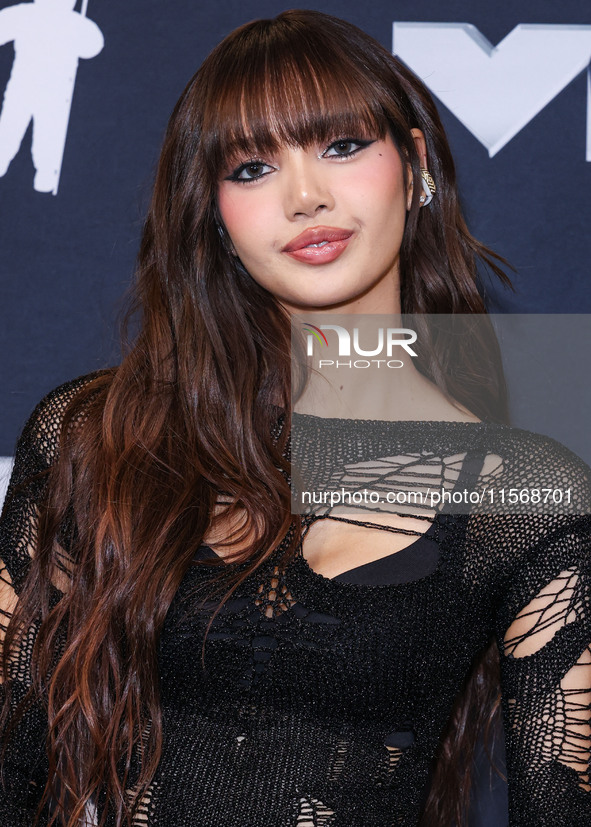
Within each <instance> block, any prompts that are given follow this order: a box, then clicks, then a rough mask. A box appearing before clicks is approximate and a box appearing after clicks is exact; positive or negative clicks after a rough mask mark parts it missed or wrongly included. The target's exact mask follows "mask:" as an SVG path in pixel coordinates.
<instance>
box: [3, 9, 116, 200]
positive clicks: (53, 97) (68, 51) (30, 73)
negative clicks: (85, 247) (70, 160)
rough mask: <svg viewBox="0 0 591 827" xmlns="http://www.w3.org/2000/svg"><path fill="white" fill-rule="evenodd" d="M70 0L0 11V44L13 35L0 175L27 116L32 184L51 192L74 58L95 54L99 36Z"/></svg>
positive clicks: (65, 126)
mask: <svg viewBox="0 0 591 827" xmlns="http://www.w3.org/2000/svg"><path fill="white" fill-rule="evenodd" d="M87 3H88V0H83V4H82V11H81V12H80V13H79V12H76V11H74V7H75V5H76V0H34V2H31V3H19V4H17V5H14V6H9V7H8V8H5V9H3V10H2V11H0V46H2V45H4V44H5V43H9V42H10V41H14V51H15V57H14V63H13V65H12V72H11V75H10V80H9V81H8V84H7V86H6V91H5V93H4V102H3V105H2V111H1V112H0V176H3V175H5V174H6V172H7V170H8V167H9V166H10V164H11V162H12V160H13V158H14V157H15V155H16V154H17V152H18V151H19V149H20V145H21V142H22V140H23V138H24V135H25V132H26V131H27V128H28V126H29V124H30V122H31V119H32V120H33V141H32V152H31V154H32V157H33V165H34V167H35V180H34V184H33V186H34V188H35V189H36V190H37V191H38V192H51V193H53V194H54V195H56V194H57V188H58V184H59V178H60V172H61V166H62V158H63V154H64V147H65V143H66V135H67V131H68V121H69V119H70V107H71V104H72V95H73V93H74V84H75V82H76V72H77V70H78V61H79V60H80V58H92V57H95V56H96V55H98V54H99V52H100V51H101V50H102V48H103V45H104V38H103V35H102V32H101V30H100V29H99V27H98V26H97V25H96V23H94V22H93V21H92V20H89V19H88V18H87V17H86V5H87Z"/></svg>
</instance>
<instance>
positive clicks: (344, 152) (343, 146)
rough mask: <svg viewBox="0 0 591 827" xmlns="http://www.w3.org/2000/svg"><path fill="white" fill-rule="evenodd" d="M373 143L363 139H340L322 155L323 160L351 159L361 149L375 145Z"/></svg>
mask: <svg viewBox="0 0 591 827" xmlns="http://www.w3.org/2000/svg"><path fill="white" fill-rule="evenodd" d="M373 143H374V142H373V141H366V140H362V139H361V138H339V140H338V141H333V142H332V144H330V145H329V146H327V148H326V149H325V150H324V152H323V153H322V157H323V158H350V157H351V155H355V154H356V153H357V152H359V151H360V150H361V149H365V147H366V146H369V145H370V144H373Z"/></svg>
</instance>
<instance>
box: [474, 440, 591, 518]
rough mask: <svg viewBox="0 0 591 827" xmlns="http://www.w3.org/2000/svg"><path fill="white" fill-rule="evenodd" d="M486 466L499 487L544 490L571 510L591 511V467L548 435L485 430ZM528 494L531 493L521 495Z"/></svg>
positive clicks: (489, 474) (586, 512)
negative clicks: (568, 504)
mask: <svg viewBox="0 0 591 827" xmlns="http://www.w3.org/2000/svg"><path fill="white" fill-rule="evenodd" d="M482 447H483V448H484V450H485V453H486V463H485V467H486V468H487V470H488V476H489V479H491V481H495V484H496V485H497V486H499V487H500V486H503V487H504V488H505V489H507V487H509V488H511V489H518V490H520V491H521V490H524V491H544V492H551V493H550V494H548V493H546V495H545V496H550V497H553V498H554V502H557V500H558V499H560V498H561V497H562V498H563V500H562V505H563V506H564V505H565V504H566V503H567V502H569V503H570V505H571V506H572V508H569V509H568V511H570V513H579V514H588V513H591V468H590V467H589V465H587V463H586V462H585V461H584V460H583V459H581V457H579V456H578V455H577V454H576V453H575V452H574V451H572V450H571V449H570V448H567V447H566V445H563V444H562V443H561V442H559V441H558V440H556V439H553V438H552V437H549V436H546V435H544V434H539V433H535V432H533V431H528V430H525V429H521V428H515V427H510V426H505V425H489V426H487V427H485V428H483V430H482ZM521 496H522V497H527V494H524V495H521Z"/></svg>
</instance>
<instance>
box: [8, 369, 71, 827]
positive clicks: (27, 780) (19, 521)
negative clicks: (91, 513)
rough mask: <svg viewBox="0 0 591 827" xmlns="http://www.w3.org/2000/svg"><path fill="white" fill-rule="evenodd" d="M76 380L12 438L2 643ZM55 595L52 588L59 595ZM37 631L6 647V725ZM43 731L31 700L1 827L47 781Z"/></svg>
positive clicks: (16, 741)
mask: <svg viewBox="0 0 591 827" xmlns="http://www.w3.org/2000/svg"><path fill="white" fill-rule="evenodd" d="M80 384H81V380H77V381H76V382H72V383H68V385H65V386H62V387H61V388H58V389H57V390H56V391H53V392H52V393H51V394H49V395H48V396H47V397H46V398H45V399H44V400H42V402H40V403H39V405H38V406H37V408H36V409H35V411H34V412H33V414H32V415H31V417H30V418H29V420H28V422H27V424H26V426H25V428H24V430H23V432H22V435H21V437H20V439H19V441H18V445H17V449H16V455H15V462H14V467H13V471H12V475H11V479H10V483H9V486H8V490H7V494H6V499H5V502H4V508H3V510H2V516H1V519H0V640H2V641H3V640H4V636H5V632H6V628H7V625H8V622H9V620H10V618H11V616H12V613H13V612H14V609H15V607H16V606H17V604H18V600H19V594H20V593H21V591H22V588H23V584H24V582H25V579H26V577H27V573H28V571H29V568H30V564H31V559H32V557H34V555H35V548H36V541H37V530H38V521H39V505H40V503H41V502H42V500H43V497H44V494H45V491H46V487H47V472H48V470H49V468H50V467H51V464H52V463H53V461H54V459H55V456H56V453H57V448H58V442H59V433H60V427H61V421H62V417H63V412H64V410H65V408H66V406H67V404H68V402H69V401H70V400H71V399H72V397H73V396H74V394H75V392H76V390H77V389H78V388H79V387H80ZM54 588H55V587H54ZM59 594H60V592H59V590H58V589H57V588H55V595H56V596H57V597H58V598H59ZM37 633H38V623H37V622H34V623H33V624H31V626H30V627H29V628H28V629H26V630H25V631H22V632H20V633H19V635H18V637H17V643H16V645H15V646H13V647H12V651H11V653H10V658H9V668H8V674H7V675H5V676H4V680H3V681H2V683H1V684H0V703H1V705H2V707H4V706H5V704H6V699H7V698H8V703H9V708H8V710H7V712H8V716H7V719H6V723H7V722H8V721H10V720H11V715H12V714H13V713H14V711H15V710H16V708H17V706H18V704H19V703H20V701H22V699H23V698H24V697H25V695H26V693H27V691H28V689H29V688H30V686H31V679H30V675H31V655H32V650H33V645H34V642H35V638H36V635H37ZM17 720H18V719H17ZM5 729H6V724H5V727H4V730H5ZM46 734H47V720H46V715H45V711H44V708H43V705H42V703H41V702H39V701H36V702H34V703H33V705H31V706H30V708H28V709H27V712H26V713H25V715H24V716H23V717H22V719H21V720H19V721H18V723H17V727H16V729H15V731H14V732H13V734H12V736H11V737H10V739H9V741H8V743H7V746H6V752H5V754H4V757H3V762H2V784H1V785H0V825H3V827H4V825H6V827H8V826H9V825H10V827H21V825H23V827H24V825H31V824H32V823H33V816H34V813H35V812H36V809H37V805H38V802H39V799H40V796H41V793H42V791H43V789H44V787H45V783H46V780H47V768H46V754H45V739H46Z"/></svg>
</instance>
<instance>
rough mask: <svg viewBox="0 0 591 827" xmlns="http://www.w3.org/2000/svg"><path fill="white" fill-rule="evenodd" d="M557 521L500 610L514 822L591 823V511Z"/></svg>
mask: <svg viewBox="0 0 591 827" xmlns="http://www.w3.org/2000/svg"><path fill="white" fill-rule="evenodd" d="M524 519H526V518H524ZM553 521H554V522H555V523H556V525H554V526H553V528H552V531H550V532H549V533H547V534H546V539H541V540H540V541H539V542H538V543H537V545H536V547H534V548H532V549H531V550H530V551H529V552H528V554H527V555H525V556H524V557H523V558H522V559H521V560H520V561H519V565H518V570H516V571H514V572H513V573H512V576H511V583H510V586H509V588H508V590H507V592H506V595H505V598H504V600H503V605H502V608H501V610H500V612H499V618H498V619H499V626H498V642H499V648H500V651H501V688H502V696H503V716H504V725H505V738H506V748H507V773H508V783H509V811H510V825H511V827H526V825H527V827H558V825H560V827H589V825H591V785H590V776H589V773H590V761H591V519H590V518H589V516H569V517H562V518H560V519H558V518H554V519H553ZM541 535H543V532H541ZM541 535H539V536H541Z"/></svg>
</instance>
